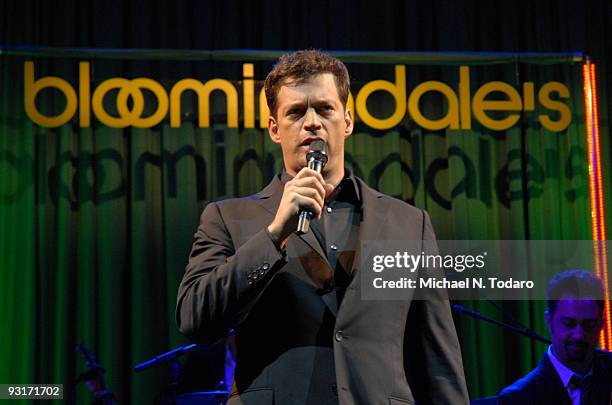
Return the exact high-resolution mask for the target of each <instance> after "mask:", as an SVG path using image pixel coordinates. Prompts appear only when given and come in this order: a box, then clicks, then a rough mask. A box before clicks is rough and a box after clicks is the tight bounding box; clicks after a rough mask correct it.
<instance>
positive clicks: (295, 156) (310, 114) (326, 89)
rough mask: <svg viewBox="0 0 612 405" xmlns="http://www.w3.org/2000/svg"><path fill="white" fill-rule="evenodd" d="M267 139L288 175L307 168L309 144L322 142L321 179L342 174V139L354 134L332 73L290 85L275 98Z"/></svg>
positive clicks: (350, 116) (349, 117)
mask: <svg viewBox="0 0 612 405" xmlns="http://www.w3.org/2000/svg"><path fill="white" fill-rule="evenodd" d="M268 129H269V131H270V137H271V138H272V140H273V141H274V142H276V143H280V145H281V148H282V150H283V160H284V162H285V169H286V170H287V173H289V174H290V175H292V176H295V175H296V174H297V172H299V171H300V170H301V169H302V168H303V167H305V166H307V163H306V153H307V152H308V150H309V144H310V143H311V142H312V141H314V140H316V139H322V140H323V141H325V142H326V143H327V145H328V148H329V150H328V162H327V165H326V166H325V169H324V170H323V176H324V177H326V178H327V177H331V176H334V175H335V174H338V173H342V172H343V171H344V140H345V138H346V137H348V136H349V135H350V134H351V132H352V131H353V120H352V115H351V112H350V111H348V110H347V111H345V109H344V105H343V104H342V102H341V101H340V97H339V96H338V89H337V88H336V83H335V81H334V76H333V75H332V74H331V73H322V74H319V75H316V76H313V77H311V78H310V79H308V80H307V81H305V82H302V83H299V84H296V83H289V84H288V85H284V86H282V87H281V88H280V90H279V92H278V96H277V110H276V118H274V117H270V118H269V120H268Z"/></svg>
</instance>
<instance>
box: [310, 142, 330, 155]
mask: <svg viewBox="0 0 612 405" xmlns="http://www.w3.org/2000/svg"><path fill="white" fill-rule="evenodd" d="M310 152H319V153H322V154H324V155H327V144H326V143H325V142H323V141H321V140H316V141H314V142H312V143H311V144H310Z"/></svg>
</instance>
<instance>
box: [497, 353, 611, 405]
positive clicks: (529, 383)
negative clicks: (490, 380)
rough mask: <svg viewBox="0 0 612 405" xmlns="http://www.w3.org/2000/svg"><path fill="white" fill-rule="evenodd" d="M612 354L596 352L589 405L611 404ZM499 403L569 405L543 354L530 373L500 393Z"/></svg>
mask: <svg viewBox="0 0 612 405" xmlns="http://www.w3.org/2000/svg"><path fill="white" fill-rule="evenodd" d="M611 395H612V354H609V353H597V354H596V355H595V359H594V361H593V387H592V389H591V401H590V402H589V405H610V403H611V402H610V401H611V400H612V397H611ZM499 403H500V404H501V405H519V404H521V405H523V404H524V405H546V404H555V405H572V401H571V399H570V396H569V394H568V392H567V390H566V389H565V387H564V386H563V382H562V381H561V377H559V373H557V370H555V367H554V366H553V364H552V363H551V362H550V359H549V358H548V355H547V354H546V353H544V356H543V357H542V360H541V361H540V364H539V365H538V366H537V367H536V368H535V369H533V370H532V371H531V372H530V373H529V374H527V375H526V376H525V377H523V378H521V379H520V380H518V381H516V382H514V383H513V384H512V385H510V386H508V387H506V388H504V389H503V390H502V391H501V392H500V393H499Z"/></svg>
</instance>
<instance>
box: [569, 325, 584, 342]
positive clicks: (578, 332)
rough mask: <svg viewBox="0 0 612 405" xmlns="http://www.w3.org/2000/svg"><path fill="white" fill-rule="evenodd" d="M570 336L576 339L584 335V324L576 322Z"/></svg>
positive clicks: (582, 337) (580, 338)
mask: <svg viewBox="0 0 612 405" xmlns="http://www.w3.org/2000/svg"><path fill="white" fill-rule="evenodd" d="M572 337H573V338H574V339H576V340H582V339H584V337H585V333H584V326H582V325H581V324H577V325H576V326H575V327H574V329H573V330H572Z"/></svg>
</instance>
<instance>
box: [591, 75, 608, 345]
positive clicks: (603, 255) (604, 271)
mask: <svg viewBox="0 0 612 405" xmlns="http://www.w3.org/2000/svg"><path fill="white" fill-rule="evenodd" d="M589 73H590V82H591V95H592V100H593V104H592V106H593V110H592V114H593V130H594V132H593V134H594V137H595V159H596V163H597V166H596V167H597V170H596V182H597V194H598V195H597V201H598V206H599V207H598V208H599V210H598V216H599V232H600V239H599V240H601V241H604V242H603V243H601V251H600V260H601V267H600V269H601V272H600V277H601V280H602V281H603V284H604V289H605V297H606V301H605V307H604V310H605V311H604V312H605V315H606V317H605V319H606V325H605V327H604V330H603V333H604V334H605V340H606V342H605V343H607V345H606V346H602V347H604V348H605V349H606V350H611V349H612V316H610V314H611V312H612V311H611V310H610V290H609V283H608V254H607V253H608V252H607V249H606V242H605V241H606V240H607V238H606V222H605V218H606V217H605V211H604V209H605V204H604V194H603V181H602V177H603V176H602V170H601V152H600V151H601V149H600V145H599V141H600V132H599V106H598V98H597V78H596V74H595V64H593V63H591V64H590V72H589Z"/></svg>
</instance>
